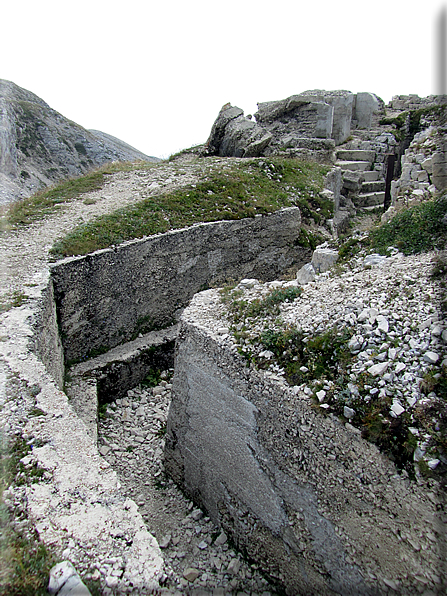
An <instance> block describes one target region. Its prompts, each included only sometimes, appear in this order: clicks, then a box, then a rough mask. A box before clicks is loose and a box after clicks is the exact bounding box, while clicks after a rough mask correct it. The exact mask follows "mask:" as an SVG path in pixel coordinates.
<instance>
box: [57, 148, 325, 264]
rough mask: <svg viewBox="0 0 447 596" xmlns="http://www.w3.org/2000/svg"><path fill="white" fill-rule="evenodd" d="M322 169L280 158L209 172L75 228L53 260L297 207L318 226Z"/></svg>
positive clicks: (322, 207) (321, 211)
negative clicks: (193, 182) (183, 185)
mask: <svg viewBox="0 0 447 596" xmlns="http://www.w3.org/2000/svg"><path fill="white" fill-rule="evenodd" d="M327 171H328V167H327V166H321V165H319V164H315V163H306V162H301V161H298V160H289V159H284V158H274V159H269V160H267V159H263V160H247V161H246V162H244V163H242V164H241V163H238V164H233V165H232V166H231V167H229V168H226V169H223V170H222V171H219V172H209V173H208V174H207V175H206V177H205V179H204V180H202V181H201V182H200V183H199V184H197V185H195V186H192V187H189V188H183V189H179V190H176V191H173V192H170V193H166V194H164V195H159V196H155V197H152V196H149V197H147V198H145V199H143V200H141V201H140V202H139V203H137V204H136V205H132V206H129V207H126V208H123V209H119V210H117V211H115V212H113V213H111V214H108V215H104V216H101V217H99V218H97V219H96V220H94V221H91V222H88V223H86V224H83V225H81V226H78V227H77V228H75V229H74V230H73V231H72V232H71V233H70V234H68V235H67V236H65V238H63V239H62V240H60V241H59V242H57V243H56V244H55V245H54V247H53V249H52V251H51V252H52V255H53V256H54V257H55V258H61V257H65V256H72V255H83V254H88V253H90V252H93V251H95V250H99V249H102V248H107V247H109V246H112V245H117V244H120V243H122V242H125V241H127V240H132V239H134V238H141V237H143V236H150V235H153V234H158V233H163V232H166V231H168V230H171V229H178V228H182V227H185V226H189V225H192V224H195V223H201V222H212V221H220V220H235V219H242V218H246V217H254V216H255V215H262V214H267V213H272V212H274V211H277V210H278V209H281V208H283V207H291V206H298V207H300V209H301V212H302V215H303V218H304V219H305V218H309V219H311V220H313V221H315V222H317V223H318V222H320V221H321V219H325V218H328V217H330V216H331V214H332V211H331V209H332V204H331V202H330V201H327V200H324V199H322V198H321V197H320V196H319V192H320V191H321V190H322V188H323V181H324V176H325V174H326V173H327Z"/></svg>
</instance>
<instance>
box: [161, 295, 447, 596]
mask: <svg viewBox="0 0 447 596" xmlns="http://www.w3.org/2000/svg"><path fill="white" fill-rule="evenodd" d="M219 301H220V298H219V294H218V292H217V291H214V290H210V291H207V292H202V293H201V294H198V295H197V296H196V297H195V298H194V300H193V301H192V303H191V304H190V306H189V307H188V308H187V309H185V311H184V313H183V315H182V321H181V330H180V333H179V336H178V340H177V346H176V355H175V375H174V379H173V388H172V391H173V399H172V403H171V408H170V411H169V417H168V427H167V436H166V448H165V465H166V469H167V471H168V472H169V474H170V475H171V476H172V477H173V478H174V480H175V481H176V482H177V483H178V484H179V485H180V486H181V487H182V488H183V489H184V490H185V491H186V493H187V494H188V495H189V496H191V497H192V498H193V499H194V500H195V501H196V502H197V503H199V504H200V505H201V506H203V507H204V508H205V509H206V510H207V511H208V512H209V515H210V516H211V518H212V519H213V521H214V522H215V523H217V524H220V525H221V526H222V527H223V528H224V529H225V531H226V532H227V533H229V534H230V535H231V536H232V538H233V540H234V541H235V543H236V544H237V546H238V547H239V548H241V549H242V550H243V551H245V552H246V553H247V554H248V556H249V557H251V558H253V559H254V560H256V561H258V562H259V563H260V564H261V565H262V566H263V568H264V569H266V570H268V572H269V574H270V575H271V576H272V577H273V578H276V580H277V581H278V582H279V583H280V585H282V587H283V588H284V589H285V591H286V592H287V593H288V594H306V595H310V594H312V595H317V594H318V595H329V594H340V595H343V596H346V595H360V594H365V595H366V594H368V595H373V594H386V593H387V592H388V587H389V586H392V585H393V586H396V589H398V588H397V584H396V583H395V581H394V579H393V578H396V577H402V576H403V577H406V576H408V574H409V573H414V569H413V568H412V565H413V564H416V565H423V566H425V568H431V569H433V570H434V572H435V573H439V572H440V571H441V567H442V563H441V561H442V554H441V553H439V552H438V551H437V547H436V545H435V544H433V543H431V546H430V547H429V548H427V550H425V551H424V552H422V550H421V551H420V553H418V557H422V559H423V561H422V559H421V560H420V561H419V563H415V561H413V559H414V554H415V553H414V545H412V544H410V543H408V542H405V541H403V540H402V537H401V535H400V533H399V532H401V531H403V532H404V533H405V528H407V527H410V526H411V527H412V528H414V525H415V524H419V525H420V527H421V530H422V531H423V532H429V533H430V532H431V535H432V536H434V534H433V531H440V527H436V523H437V521H436V497H435V495H433V500H430V499H429V498H427V495H426V494H424V493H423V491H422V488H420V487H418V486H417V485H416V484H415V483H409V482H408V480H405V479H404V478H403V477H401V476H399V475H398V474H396V468H395V467H394V464H392V463H391V462H390V461H389V460H388V459H386V458H385V457H384V456H382V455H381V454H380V453H379V451H378V450H377V448H376V447H375V446H374V445H372V444H371V443H368V442H366V441H364V440H363V439H362V438H361V435H360V432H359V431H357V430H356V429H354V428H353V427H351V426H350V425H349V424H348V425H343V424H342V423H341V422H340V421H338V419H337V418H336V417H331V416H327V417H326V416H322V415H321V414H319V413H318V412H317V411H316V410H315V409H314V408H313V407H312V404H311V403H310V402H309V401H308V400H307V399H303V398H301V397H300V396H299V395H297V394H296V393H295V392H294V391H293V390H292V389H291V388H289V387H288V386H287V385H285V384H284V383H283V382H280V380H279V379H278V378H276V379H275V377H274V376H272V375H271V373H270V375H267V374H266V373H265V372H264V371H257V370H255V369H252V368H249V367H247V366H246V361H245V360H244V359H243V358H242V357H241V356H240V355H239V354H238V352H237V348H236V345H235V344H234V343H233V340H232V339H231V336H229V335H228V333H227V330H226V329H225V328H224V327H222V326H223V325H225V321H224V320H222V319H219V314H218V313H219ZM359 462H362V463H363V462H367V468H368V474H369V475H370V476H371V477H374V479H375V481H374V482H373V483H372V484H369V485H368V486H364V485H363V484H362V483H361V482H360V481H359ZM416 512H417V513H416ZM379 545H380V548H379ZM417 548H419V547H417ZM418 560H419V559H418ZM409 561H413V563H409ZM387 582H388V583H387ZM402 593H405V594H407V593H410V592H407V591H405V590H404V591H403V592H402Z"/></svg>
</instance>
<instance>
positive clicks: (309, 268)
mask: <svg viewBox="0 0 447 596" xmlns="http://www.w3.org/2000/svg"><path fill="white" fill-rule="evenodd" d="M315 277H316V273H315V269H314V267H313V265H312V263H307V264H306V265H303V267H301V269H300V270H299V271H298V273H297V274H296V279H297V282H298V283H299V284H301V285H302V286H303V285H305V284H308V283H309V282H311V281H314V279H315Z"/></svg>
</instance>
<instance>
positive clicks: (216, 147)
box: [206, 103, 273, 157]
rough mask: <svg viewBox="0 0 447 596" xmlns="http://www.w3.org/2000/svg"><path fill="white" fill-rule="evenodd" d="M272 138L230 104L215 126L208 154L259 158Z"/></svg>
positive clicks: (207, 149) (207, 145) (210, 137)
mask: <svg viewBox="0 0 447 596" xmlns="http://www.w3.org/2000/svg"><path fill="white" fill-rule="evenodd" d="M272 138H273V136H272V135H271V134H270V133H269V132H268V131H266V130H265V129H264V128H262V127H261V126H259V125H257V124H256V122H253V121H252V120H249V119H248V118H245V116H244V112H243V110H241V109H240V108H238V107H236V106H232V105H231V104H229V103H228V104H226V105H224V106H223V107H222V109H221V110H220V112H219V115H218V117H217V119H216V121H215V122H214V124H213V127H212V129H211V134H210V136H209V139H208V141H207V143H206V153H207V154H208V155H220V156H221V157H258V156H259V155H261V154H262V151H263V150H264V149H265V148H266V147H267V145H268V144H269V143H270V141H271V140H272Z"/></svg>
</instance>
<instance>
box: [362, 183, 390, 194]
mask: <svg viewBox="0 0 447 596" xmlns="http://www.w3.org/2000/svg"><path fill="white" fill-rule="evenodd" d="M385 187H386V184H385V180H373V181H372V182H364V183H363V184H362V191H361V194H365V193H368V192H383V191H384V190H385Z"/></svg>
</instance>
